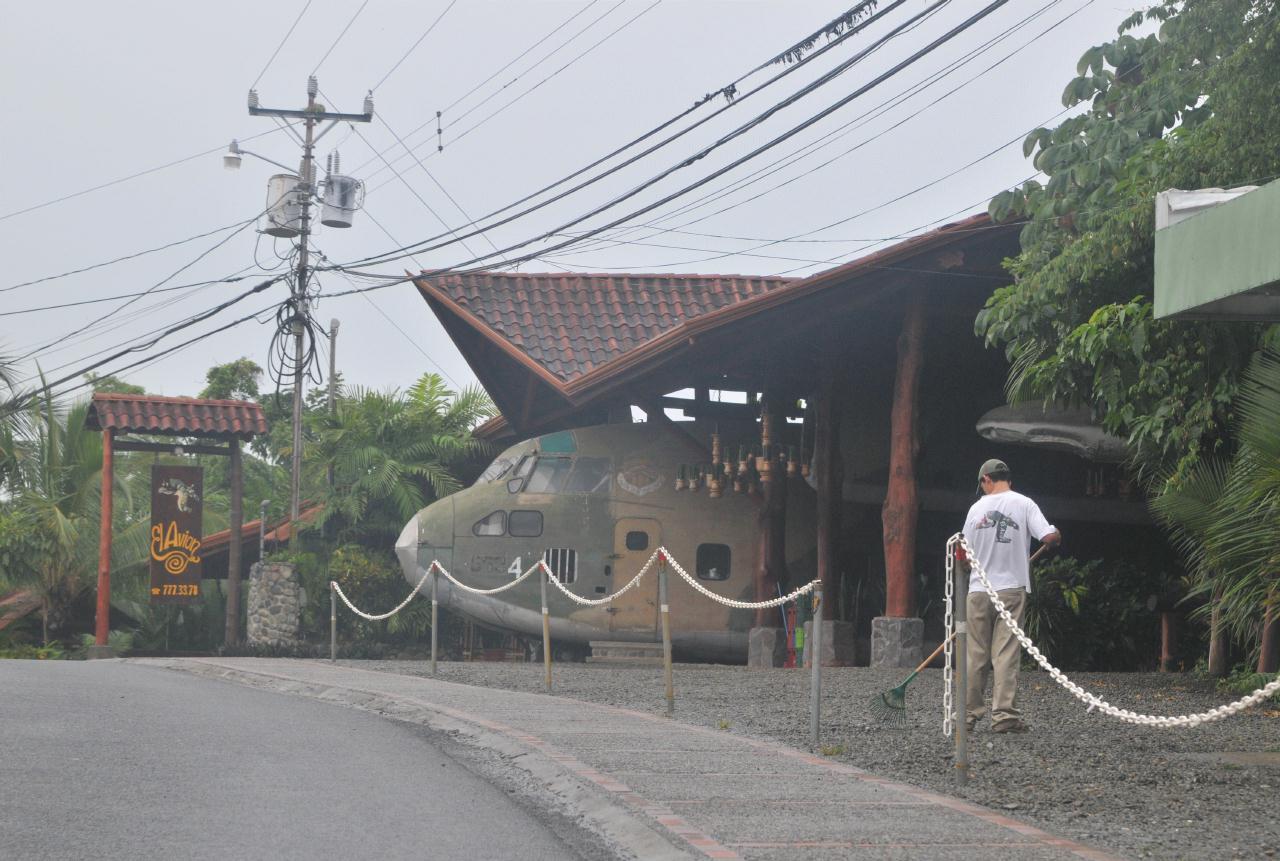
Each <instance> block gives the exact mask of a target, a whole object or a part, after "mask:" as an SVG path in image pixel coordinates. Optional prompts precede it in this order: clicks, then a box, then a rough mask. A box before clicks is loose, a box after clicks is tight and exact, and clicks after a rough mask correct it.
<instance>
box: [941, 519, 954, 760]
mask: <svg viewBox="0 0 1280 861" xmlns="http://www.w3.org/2000/svg"><path fill="white" fill-rule="evenodd" d="M955 566H956V554H955V548H953V547H952V546H951V544H950V543H948V544H947V585H946V587H945V588H944V589H943V592H944V594H945V595H946V604H945V607H946V609H945V611H944V613H943V618H942V621H943V626H944V627H945V628H946V630H945V631H944V636H946V638H947V639H946V645H945V647H944V648H943V650H942V651H943V658H942V734H943V735H944V736H946V737H947V738H950V737H951V721H952V717H953V715H954V713H955V708H954V706H953V703H954V701H955V700H954V698H953V697H952V693H951V691H952V688H953V687H954V685H953V682H952V679H953V676H952V672H953V671H952V669H951V667H952V661H953V660H954V658H955V645H954V643H955V640H954V639H953V637H952V635H953V634H954V633H955V629H956V615H955V600H956V596H955V592H956V577H955Z"/></svg>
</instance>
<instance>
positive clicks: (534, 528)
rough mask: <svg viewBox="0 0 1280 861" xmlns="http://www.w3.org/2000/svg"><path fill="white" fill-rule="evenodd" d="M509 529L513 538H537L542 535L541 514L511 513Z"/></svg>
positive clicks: (538, 512)
mask: <svg viewBox="0 0 1280 861" xmlns="http://www.w3.org/2000/svg"><path fill="white" fill-rule="evenodd" d="M509 527H510V528H509V532H510V534H511V536H512V537H513V538H537V537H538V536H539V535H541V534H542V512H541V511H513V512H511V523H510V524H509Z"/></svg>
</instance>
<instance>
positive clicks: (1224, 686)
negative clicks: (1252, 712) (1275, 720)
mask: <svg viewBox="0 0 1280 861" xmlns="http://www.w3.org/2000/svg"><path fill="white" fill-rule="evenodd" d="M1276 675H1277V674H1276V673H1259V672H1258V671H1256V670H1255V669H1253V667H1250V666H1246V665H1241V666H1238V667H1236V668H1235V669H1233V670H1232V671H1231V674H1230V675H1228V676H1227V677H1226V678H1225V679H1219V680H1218V690H1219V691H1221V692H1222V693H1224V694H1229V695H1231V696H1236V697H1242V696H1248V695H1249V694H1251V693H1253V692H1254V691H1256V690H1258V689H1259V688H1265V687H1266V686H1267V685H1269V684H1271V683H1272V682H1273V681H1275V679H1276ZM1268 699H1269V700H1270V701H1271V702H1273V703H1280V691H1276V692H1275V693H1274V694H1272V695H1271V696H1270V697H1269V698H1268Z"/></svg>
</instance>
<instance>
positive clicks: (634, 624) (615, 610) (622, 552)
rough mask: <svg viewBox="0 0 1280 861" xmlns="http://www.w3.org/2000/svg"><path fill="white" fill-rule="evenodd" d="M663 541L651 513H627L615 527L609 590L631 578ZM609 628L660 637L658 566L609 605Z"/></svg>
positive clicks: (622, 584) (658, 526)
mask: <svg viewBox="0 0 1280 861" xmlns="http://www.w3.org/2000/svg"><path fill="white" fill-rule="evenodd" d="M661 544H662V524H661V523H659V521H657V520H654V519H652V518H649V517H624V518H622V519H621V520H619V521H617V522H616V523H615V524H614V527H613V576H612V578H611V579H612V584H611V588H610V591H611V592H616V591H617V590H619V589H621V588H622V587H623V586H625V585H627V584H628V583H630V582H631V579H632V578H633V577H635V576H636V573H637V572H639V570H640V569H641V568H643V567H644V563H646V562H648V561H649V557H650V556H652V555H653V552H654V551H655V550H657V549H658V547H659V546H660V545H661ZM607 612H608V614H609V630H610V631H617V632H624V631H625V632H627V633H630V634H646V635H648V636H650V637H653V638H654V639H655V640H656V639H657V637H658V624H659V618H658V568H657V565H654V566H653V567H652V568H650V569H649V573H647V574H645V575H644V579H643V580H641V581H640V583H639V584H638V585H637V586H636V587H635V588H633V589H629V590H627V592H626V593H625V594H624V595H621V596H620V597H618V598H617V599H616V600H615V601H614V602H613V603H612V604H610V605H609V606H608V608H607Z"/></svg>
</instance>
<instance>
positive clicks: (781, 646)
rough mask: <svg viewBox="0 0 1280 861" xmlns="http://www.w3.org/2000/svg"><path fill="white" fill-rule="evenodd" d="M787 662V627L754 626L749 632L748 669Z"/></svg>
mask: <svg viewBox="0 0 1280 861" xmlns="http://www.w3.org/2000/svg"><path fill="white" fill-rule="evenodd" d="M786 662H787V629H786V628H752V629H751V630H750V631H748V632H747V669H749V670H761V669H771V668H773V667H781V666H782V665H783V664H785V663H786Z"/></svg>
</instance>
